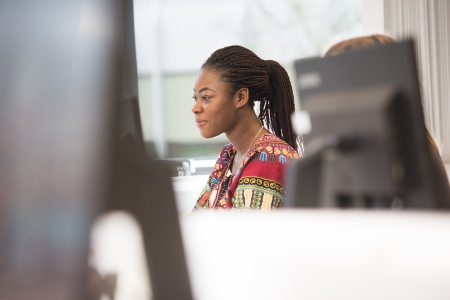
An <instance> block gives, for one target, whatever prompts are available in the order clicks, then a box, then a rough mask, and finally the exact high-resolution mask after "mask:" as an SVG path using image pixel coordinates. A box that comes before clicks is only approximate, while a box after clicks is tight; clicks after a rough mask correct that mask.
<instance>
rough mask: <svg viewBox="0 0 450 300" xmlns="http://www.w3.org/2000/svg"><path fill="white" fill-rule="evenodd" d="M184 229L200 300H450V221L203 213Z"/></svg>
mask: <svg viewBox="0 0 450 300" xmlns="http://www.w3.org/2000/svg"><path fill="white" fill-rule="evenodd" d="M182 224H183V226H182V229H183V234H184V239H185V247H186V252H187V258H188V264H189V267H190V269H189V270H190V273H191V282H192V286H193V290H194V293H195V299H197V300H203V299H204V300H210V299H214V300H222V299H223V300H225V299H226V300H229V299H234V300H238V299H246V300H247V299H260V300H264V299H267V300H269V299H270V300H273V299H283V300H289V299H308V300H312V299H333V300H336V299H345V300H352V299H355V300H356V299H358V300H360V299H365V300H370V299H377V300H379V299H383V300H388V299H396V300H398V299H408V300H413V299H433V300H439V299H449V297H450V214H449V213H445V214H444V213H414V212H380V211H364V212H363V211H312V210H310V211H307V210H306V211H305V210H304V211H301V210H298V211H295V210H290V211H288V210H285V211H281V212H276V213H275V212H272V213H240V214H235V213H231V212H230V213H206V214H203V213H200V214H196V215H191V216H190V217H189V218H187V219H185V220H183V223H182Z"/></svg>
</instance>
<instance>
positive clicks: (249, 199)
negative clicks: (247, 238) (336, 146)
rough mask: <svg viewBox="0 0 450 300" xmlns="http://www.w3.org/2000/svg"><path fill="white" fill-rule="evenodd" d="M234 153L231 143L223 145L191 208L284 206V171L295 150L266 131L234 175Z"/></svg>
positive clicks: (269, 207)
mask: <svg viewBox="0 0 450 300" xmlns="http://www.w3.org/2000/svg"><path fill="white" fill-rule="evenodd" d="M235 154H236V150H235V149H234V147H233V145H231V144H228V145H226V146H225V147H224V148H223V149H222V151H221V153H220V155H219V158H218V159H217V161H216V165H215V167H214V170H213V171H212V173H211V175H210V177H209V179H208V182H207V184H206V186H205V188H204V189H203V190H202V192H201V194H200V197H199V199H198V200H197V203H196V204H195V207H194V210H199V209H225V208H232V209H260V210H265V211H266V210H271V209H276V208H279V207H283V206H284V199H285V196H286V190H285V181H284V176H285V174H284V173H285V171H286V167H287V165H288V163H289V162H290V161H291V160H292V159H298V158H299V155H298V153H297V152H296V151H295V150H294V149H293V148H292V147H291V146H290V145H288V144H287V143H286V142H284V141H283V140H281V139H280V138H278V137H277V136H275V135H274V134H272V133H269V132H268V133H266V134H265V135H263V136H262V137H261V139H260V140H259V141H258V142H257V143H256V144H255V146H254V147H253V149H252V150H251V151H250V152H249V153H248V154H247V156H246V157H245V158H244V163H243V164H242V166H241V168H240V169H239V170H238V171H237V172H236V174H234V175H233V174H231V170H230V169H231V168H230V166H231V164H232V162H233V158H234V156H235Z"/></svg>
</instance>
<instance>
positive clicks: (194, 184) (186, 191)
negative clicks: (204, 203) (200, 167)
mask: <svg viewBox="0 0 450 300" xmlns="http://www.w3.org/2000/svg"><path fill="white" fill-rule="evenodd" d="M208 177H209V175H197V176H180V177H172V187H173V191H174V193H175V200H176V203H177V209H178V214H179V216H180V217H185V216H187V215H188V214H189V213H190V212H191V211H192V209H193V208H194V205H195V202H196V201H197V199H198V196H199V195H200V192H201V191H202V189H203V188H204V187H205V185H206V182H207V180H208Z"/></svg>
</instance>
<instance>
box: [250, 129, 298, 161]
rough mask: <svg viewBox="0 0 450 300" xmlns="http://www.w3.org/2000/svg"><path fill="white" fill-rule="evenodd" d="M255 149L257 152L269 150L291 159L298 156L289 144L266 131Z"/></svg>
mask: <svg viewBox="0 0 450 300" xmlns="http://www.w3.org/2000/svg"><path fill="white" fill-rule="evenodd" d="M256 151H257V152H259V153H261V152H270V153H275V154H278V155H287V156H289V158H293V159H298V158H299V155H298V153H297V151H296V150H295V149H294V148H293V147H292V146H291V145H289V144H288V143H286V142H285V141H283V140H282V139H281V138H279V137H277V136H276V135H275V134H273V133H271V132H267V133H266V134H265V135H264V136H263V137H262V138H261V139H260V140H259V141H258V144H257V147H256Z"/></svg>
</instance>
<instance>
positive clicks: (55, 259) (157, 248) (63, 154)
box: [0, 0, 192, 300]
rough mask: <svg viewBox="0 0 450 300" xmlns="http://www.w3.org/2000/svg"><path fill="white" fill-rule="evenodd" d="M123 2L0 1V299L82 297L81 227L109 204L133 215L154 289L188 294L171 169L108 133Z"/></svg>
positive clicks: (127, 89)
mask: <svg viewBox="0 0 450 300" xmlns="http://www.w3.org/2000/svg"><path fill="white" fill-rule="evenodd" d="M132 3H133V1H130V0H73V1H59V0H45V1H44V0H33V1H30V0H15V1H2V2H1V3H0V69H1V72H0V91H1V101H0V141H1V142H0V298H1V299H17V300H22V299H48V300H60V299H74V300H75V299H77V300H78V299H87V298H88V289H87V280H88V256H89V247H90V246H89V245H90V241H89V239H90V231H91V228H90V226H91V225H92V224H93V222H94V220H95V218H96V217H97V216H98V215H99V214H101V213H102V212H105V211H108V210H112V209H122V210H128V211H129V212H131V214H133V215H134V216H135V217H136V219H137V220H138V221H139V223H140V225H141V228H142V235H143V237H144V243H145V248H146V249H145V250H146V254H147V263H148V266H149V273H150V277H151V287H152V291H153V296H154V298H155V299H191V298H192V295H191V289H190V284H189V278H188V274H187V266H186V263H185V259H184V251H183V245H182V240H181V232H180V228H179V224H178V214H177V210H176V206H175V200H174V195H173V191H172V187H171V182H170V178H169V173H168V170H167V168H166V167H165V166H162V165H161V164H160V163H158V162H154V161H152V160H149V159H147V158H146V157H145V156H144V155H141V154H139V153H138V152H136V151H135V150H136V148H135V147H127V145H128V144H127V143H120V142H119V141H118V138H117V137H118V134H117V133H118V129H119V127H120V122H119V115H120V113H119V112H120V111H121V110H120V108H118V103H119V101H120V100H121V99H128V97H132V96H134V92H133V87H135V86H134V84H135V83H136V81H133V80H130V76H128V75H127V74H128V73H130V72H131V74H133V70H132V69H133V68H130V66H131V65H130V64H128V63H127V62H128V61H130V60H129V59H127V57H129V56H131V57H133V53H132V51H131V52H129V51H124V48H127V47H125V46H124V43H126V42H125V41H128V40H129V39H128V38H127V36H126V32H128V31H127V28H128V29H130V28H132V23H131V24H130V23H128V22H129V21H130V19H129V13H132V11H133V9H132ZM127 20H128V21H127ZM124 34H125V36H124ZM125 54H127V55H125ZM130 70H131V71H130ZM127 71H128V72H127ZM132 78H134V79H135V78H136V75H134V77H132ZM133 82H134V83H133ZM174 287H176V288H174Z"/></svg>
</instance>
